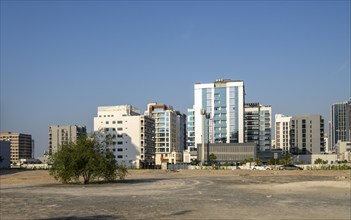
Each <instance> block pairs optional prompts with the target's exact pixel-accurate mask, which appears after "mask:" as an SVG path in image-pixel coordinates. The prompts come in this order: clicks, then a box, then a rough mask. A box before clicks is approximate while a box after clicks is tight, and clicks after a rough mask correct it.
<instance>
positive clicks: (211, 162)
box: [208, 153, 217, 166]
mask: <svg viewBox="0 0 351 220" xmlns="http://www.w3.org/2000/svg"><path fill="white" fill-rule="evenodd" d="M216 160H217V157H216V155H214V154H213V153H212V154H210V156H209V161H208V165H209V166H213V165H215V164H216Z"/></svg>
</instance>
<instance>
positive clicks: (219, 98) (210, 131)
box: [194, 80, 245, 146]
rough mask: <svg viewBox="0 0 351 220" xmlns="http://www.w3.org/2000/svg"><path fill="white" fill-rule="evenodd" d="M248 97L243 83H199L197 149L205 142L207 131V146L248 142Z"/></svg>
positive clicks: (196, 120) (231, 81) (217, 81)
mask: <svg viewBox="0 0 351 220" xmlns="http://www.w3.org/2000/svg"><path fill="white" fill-rule="evenodd" d="M244 95H245V90H244V82H243V81H241V80H216V81H215V82H214V83H208V84H200V83H197V84H195V86H194V98H195V100H194V101H195V103H194V116H195V146H196V145H197V144H201V143H202V142H203V140H202V139H203V137H202V136H203V135H202V134H203V132H204V134H205V135H204V142H205V143H207V141H208V140H209V142H210V143H244V141H245V138H244V102H245V100H244ZM203 110H205V111H206V114H207V116H210V118H209V119H206V117H204V116H203V113H205V112H204V111H203ZM207 120H209V122H207Z"/></svg>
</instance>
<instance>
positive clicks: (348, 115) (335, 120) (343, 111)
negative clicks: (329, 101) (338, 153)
mask: <svg viewBox="0 0 351 220" xmlns="http://www.w3.org/2000/svg"><path fill="white" fill-rule="evenodd" d="M330 120H331V122H330V128H329V129H330V130H329V143H330V144H329V147H330V148H331V150H333V151H335V145H336V144H337V143H338V141H351V100H350V101H348V102H341V103H336V104H333V105H332V107H331V115H330Z"/></svg>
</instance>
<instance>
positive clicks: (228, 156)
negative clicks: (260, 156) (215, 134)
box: [197, 143, 257, 164]
mask: <svg viewBox="0 0 351 220" xmlns="http://www.w3.org/2000/svg"><path fill="white" fill-rule="evenodd" d="M197 149H198V150H197V157H198V158H200V155H201V152H202V147H201V144H198V147H197ZM209 154H210V155H211V154H214V155H215V156H216V162H218V163H221V164H224V163H236V162H243V161H244V160H245V159H249V158H253V159H256V157H257V146H256V144H255V143H240V144H238V143H236V144H235V143H229V144H227V143H216V144H209ZM204 155H205V163H206V162H207V146H206V145H205V151H204Z"/></svg>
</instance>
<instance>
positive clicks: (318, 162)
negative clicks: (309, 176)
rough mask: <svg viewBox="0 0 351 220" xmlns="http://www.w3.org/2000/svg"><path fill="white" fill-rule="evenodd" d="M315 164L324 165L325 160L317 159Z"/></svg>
mask: <svg viewBox="0 0 351 220" xmlns="http://www.w3.org/2000/svg"><path fill="white" fill-rule="evenodd" d="M314 163H315V164H322V163H323V160H322V159H321V158H317V159H315V161H314Z"/></svg>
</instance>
